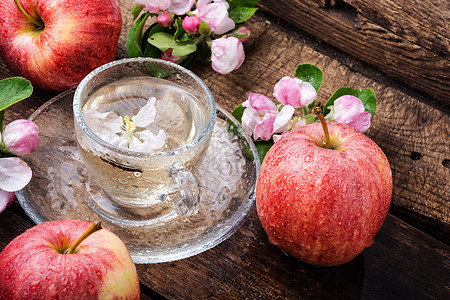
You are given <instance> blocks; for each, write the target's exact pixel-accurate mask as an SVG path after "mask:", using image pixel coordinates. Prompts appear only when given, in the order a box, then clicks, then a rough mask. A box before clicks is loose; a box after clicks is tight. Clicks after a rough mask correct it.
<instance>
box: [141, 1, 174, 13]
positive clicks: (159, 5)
mask: <svg viewBox="0 0 450 300" xmlns="http://www.w3.org/2000/svg"><path fill="white" fill-rule="evenodd" d="M135 2H136V4H137V5H140V6H144V7H145V8H147V10H148V11H149V12H150V13H152V14H156V13H158V12H159V11H161V10H167V9H168V8H169V7H170V4H171V1H170V0H135Z"/></svg>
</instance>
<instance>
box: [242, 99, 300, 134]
mask: <svg viewBox="0 0 450 300" xmlns="http://www.w3.org/2000/svg"><path fill="white" fill-rule="evenodd" d="M242 106H243V107H245V110H244V113H243V115H242V128H243V129H244V131H245V132H246V133H247V134H248V135H253V138H254V139H255V140H257V139H259V138H261V139H262V140H266V141H267V140H269V139H270V138H271V137H272V134H273V133H275V132H283V131H285V130H287V126H288V125H289V121H290V119H291V117H292V115H293V114H294V108H293V107H292V106H290V105H286V106H284V107H283V109H282V110H281V111H278V108H277V107H276V106H275V104H274V103H273V102H272V100H270V99H269V98H268V97H266V96H264V95H262V94H257V93H251V94H250V95H249V98H248V100H247V101H245V102H244V103H243V104H242Z"/></svg>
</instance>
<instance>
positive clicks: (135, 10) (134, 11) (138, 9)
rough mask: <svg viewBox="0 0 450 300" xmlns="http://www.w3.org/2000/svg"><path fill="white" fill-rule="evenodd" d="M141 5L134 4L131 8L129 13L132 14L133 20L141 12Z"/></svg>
mask: <svg viewBox="0 0 450 300" xmlns="http://www.w3.org/2000/svg"><path fill="white" fill-rule="evenodd" d="M142 9H144V7H143V6H140V5H137V4H135V5H134V7H133V9H132V10H131V15H132V16H133V20H136V19H137V17H138V16H139V14H140V13H141V11H142Z"/></svg>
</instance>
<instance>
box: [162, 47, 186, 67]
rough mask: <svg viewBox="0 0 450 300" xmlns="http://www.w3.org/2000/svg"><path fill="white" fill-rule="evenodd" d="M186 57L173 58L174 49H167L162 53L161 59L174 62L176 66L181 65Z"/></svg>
mask: <svg viewBox="0 0 450 300" xmlns="http://www.w3.org/2000/svg"><path fill="white" fill-rule="evenodd" d="M184 58H185V57H184V56H173V55H172V48H169V49H167V50H166V51H163V53H161V59H163V60H167V61H170V62H173V63H175V64H178V63H180V62H181V61H182V60H183V59H184Z"/></svg>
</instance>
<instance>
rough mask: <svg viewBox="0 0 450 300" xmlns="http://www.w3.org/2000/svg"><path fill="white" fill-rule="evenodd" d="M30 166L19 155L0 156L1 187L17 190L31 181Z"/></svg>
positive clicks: (6, 189)
mask: <svg viewBox="0 0 450 300" xmlns="http://www.w3.org/2000/svg"><path fill="white" fill-rule="evenodd" d="M31 176H32V172H31V169H30V167H28V165H27V164H26V163H25V162H24V161H23V160H21V159H20V158H18V157H6V158H0V189H2V190H5V191H7V192H15V191H18V190H20V189H23V188H24V187H25V186H26V185H27V184H28V182H30V180H31Z"/></svg>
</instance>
